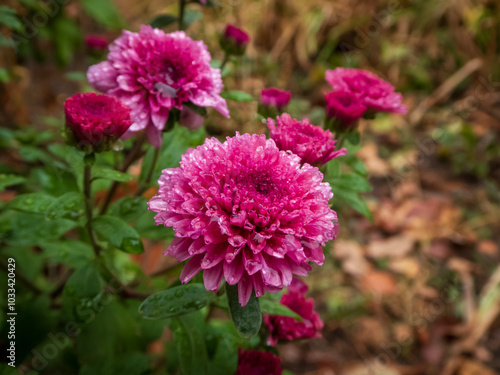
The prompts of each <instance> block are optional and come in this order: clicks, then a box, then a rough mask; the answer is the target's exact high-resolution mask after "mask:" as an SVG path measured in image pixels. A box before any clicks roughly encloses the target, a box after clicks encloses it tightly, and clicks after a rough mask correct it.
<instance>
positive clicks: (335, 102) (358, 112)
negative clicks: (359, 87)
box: [325, 90, 366, 128]
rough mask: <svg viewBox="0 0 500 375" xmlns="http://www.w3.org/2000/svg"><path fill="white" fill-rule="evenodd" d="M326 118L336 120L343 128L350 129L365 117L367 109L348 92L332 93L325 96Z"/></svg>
mask: <svg viewBox="0 0 500 375" xmlns="http://www.w3.org/2000/svg"><path fill="white" fill-rule="evenodd" d="M325 101H326V116H327V117H328V118H336V119H337V120H338V122H339V124H340V126H341V127H343V128H348V127H350V126H351V125H353V124H355V123H356V122H357V121H358V120H360V119H361V118H362V117H363V114H364V113H365V111H366V107H365V106H364V105H363V103H362V102H361V100H360V99H359V98H358V97H357V96H356V95H354V94H353V93H351V92H350V91H346V90H339V91H332V92H329V93H328V94H326V95H325Z"/></svg>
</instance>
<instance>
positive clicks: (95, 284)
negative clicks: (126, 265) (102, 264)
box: [65, 262, 104, 299]
mask: <svg viewBox="0 0 500 375" xmlns="http://www.w3.org/2000/svg"><path fill="white" fill-rule="evenodd" d="M103 286H104V281H103V279H102V278H101V274H100V272H99V269H98V268H97V265H96V264H95V263H93V262H90V263H87V264H86V265H85V266H83V267H81V268H78V269H77V270H76V271H75V272H73V274H72V275H71V276H70V278H69V279H68V281H67V282H66V286H65V288H66V290H67V292H69V293H70V294H72V295H73V296H75V297H76V298H80V299H81V298H93V297H95V296H97V295H98V294H99V293H100V292H101V290H102V288H103Z"/></svg>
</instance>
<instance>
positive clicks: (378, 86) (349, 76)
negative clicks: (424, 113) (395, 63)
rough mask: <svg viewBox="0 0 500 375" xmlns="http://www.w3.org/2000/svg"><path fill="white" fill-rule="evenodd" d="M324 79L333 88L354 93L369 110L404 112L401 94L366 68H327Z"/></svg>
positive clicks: (404, 107) (405, 110)
mask: <svg viewBox="0 0 500 375" xmlns="http://www.w3.org/2000/svg"><path fill="white" fill-rule="evenodd" d="M325 79H326V81H327V82H328V83H329V84H330V85H332V87H333V89H334V90H336V91H337V90H344V91H348V92H351V93H352V94H354V95H356V96H357V97H358V98H359V99H360V100H361V102H362V104H363V105H364V106H365V107H366V108H367V109H368V110H369V111H370V112H394V113H406V112H407V110H408V109H407V108H406V106H405V105H404V104H401V100H402V99H403V97H402V95H401V94H399V93H396V92H394V87H393V86H392V85H391V84H390V83H388V82H386V81H384V80H383V79H380V78H379V77H377V76H376V75H375V74H373V73H370V72H368V71H366V70H361V69H351V68H336V69H334V70H327V71H326V74H325Z"/></svg>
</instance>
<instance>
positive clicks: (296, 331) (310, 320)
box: [264, 279, 323, 345]
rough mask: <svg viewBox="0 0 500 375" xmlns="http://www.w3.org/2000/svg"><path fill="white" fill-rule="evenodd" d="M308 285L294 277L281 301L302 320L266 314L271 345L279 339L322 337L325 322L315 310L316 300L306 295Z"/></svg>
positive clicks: (265, 320)
mask: <svg viewBox="0 0 500 375" xmlns="http://www.w3.org/2000/svg"><path fill="white" fill-rule="evenodd" d="M306 292H307V285H305V284H304V283H303V282H302V281H300V280H298V279H294V280H293V281H292V284H291V285H290V287H289V288H288V293H286V294H283V296H282V297H281V301H280V303H281V304H282V305H285V306H286V307H288V308H289V309H290V310H292V311H294V312H296V313H297V314H299V315H300V316H301V317H302V321H301V322H299V321H298V320H296V319H294V318H291V317H286V316H278V315H264V323H265V324H266V326H267V328H268V329H269V339H268V343H269V345H276V344H277V343H278V341H279V340H289V341H291V340H295V339H303V338H312V337H321V333H320V331H321V329H323V322H322V321H321V318H320V317H319V314H318V313H317V312H316V311H315V310H314V300H313V299H312V298H307V299H306V297H305V293H306Z"/></svg>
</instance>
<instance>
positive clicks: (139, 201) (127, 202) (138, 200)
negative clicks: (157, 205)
mask: <svg viewBox="0 0 500 375" xmlns="http://www.w3.org/2000/svg"><path fill="white" fill-rule="evenodd" d="M147 208H148V204H147V201H146V199H145V198H143V197H123V198H120V199H118V200H117V201H116V202H113V203H112V204H111V206H110V207H109V211H108V214H109V215H113V216H118V217H119V218H121V219H122V220H124V221H126V222H130V221H132V220H135V219H137V218H138V217H140V216H142V215H143V214H144V213H145V212H146V211H147Z"/></svg>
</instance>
